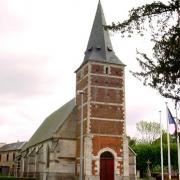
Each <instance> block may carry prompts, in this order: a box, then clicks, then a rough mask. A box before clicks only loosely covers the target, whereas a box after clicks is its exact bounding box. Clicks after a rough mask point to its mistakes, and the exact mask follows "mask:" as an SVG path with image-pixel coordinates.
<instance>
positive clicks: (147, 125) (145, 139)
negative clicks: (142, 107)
mask: <svg viewBox="0 0 180 180" xmlns="http://www.w3.org/2000/svg"><path fill="white" fill-rule="evenodd" d="M136 128H137V131H138V132H139V136H140V138H138V141H139V142H140V143H150V144H152V143H153V142H154V141H155V140H156V139H157V138H158V137H159V136H160V130H159V129H160V124H159V123H157V122H147V121H143V120H142V121H140V122H138V123H136Z"/></svg>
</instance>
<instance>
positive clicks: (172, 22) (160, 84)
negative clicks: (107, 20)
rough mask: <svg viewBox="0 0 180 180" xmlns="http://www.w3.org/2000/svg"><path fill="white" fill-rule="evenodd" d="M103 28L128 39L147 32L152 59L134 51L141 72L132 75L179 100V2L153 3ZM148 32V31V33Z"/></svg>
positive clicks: (167, 95) (161, 92) (131, 11)
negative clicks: (151, 45) (133, 35)
mask: <svg viewBox="0 0 180 180" xmlns="http://www.w3.org/2000/svg"><path fill="white" fill-rule="evenodd" d="M105 29H109V30H112V31H120V32H121V33H122V35H123V36H124V35H125V34H128V36H131V35H132V34H133V33H134V32H137V33H139V34H140V35H141V36H143V35H144V34H145V32H147V30H148V29H149V30H150V31H151V35H152V41H153V42H154V47H153V49H152V53H153V57H152V58H149V57H148V55H147V54H145V53H141V52H137V55H138V56H137V61H138V63H139V64H140V67H141V71H140V72H132V71H131V73H132V74H133V75H134V76H135V77H137V78H138V79H140V80H141V81H143V84H144V85H146V86H150V87H152V88H154V89H156V90H157V91H159V93H160V94H161V95H162V96H164V97H166V98H171V99H173V100H175V102H176V103H177V102H178V101H179V100H180V1H179V0H170V1H169V2H168V3H163V2H160V1H158V2H153V3H151V4H145V5H143V6H141V7H137V8H133V9H132V10H130V11H129V18H128V19H127V20H125V21H123V22H122V23H117V24H115V23H112V25H111V26H106V27H105ZM148 32H149V31H148Z"/></svg>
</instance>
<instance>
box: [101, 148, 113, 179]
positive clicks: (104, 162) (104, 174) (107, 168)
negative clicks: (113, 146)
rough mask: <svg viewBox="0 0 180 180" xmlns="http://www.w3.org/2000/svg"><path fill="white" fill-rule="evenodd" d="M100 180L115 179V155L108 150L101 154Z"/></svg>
mask: <svg viewBox="0 0 180 180" xmlns="http://www.w3.org/2000/svg"><path fill="white" fill-rule="evenodd" d="M100 180H114V156H113V155H112V154H111V153H110V152H108V151H105V152H103V153H102V154H101V156H100Z"/></svg>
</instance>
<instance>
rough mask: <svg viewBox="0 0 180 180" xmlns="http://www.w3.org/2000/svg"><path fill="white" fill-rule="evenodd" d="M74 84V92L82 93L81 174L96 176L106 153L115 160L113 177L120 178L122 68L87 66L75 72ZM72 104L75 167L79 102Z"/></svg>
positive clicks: (109, 65) (122, 114)
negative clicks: (74, 111) (75, 117)
mask: <svg viewBox="0 0 180 180" xmlns="http://www.w3.org/2000/svg"><path fill="white" fill-rule="evenodd" d="M76 81H77V86H76V90H77V91H78V90H83V91H84V101H83V110H84V113H83V119H84V121H83V122H84V125H83V127H84V173H85V175H89V176H90V175H92V176H98V175H99V158H100V154H101V153H102V152H103V151H105V150H108V151H111V153H112V154H113V155H114V156H115V157H114V158H115V174H117V175H120V176H122V175H123V137H124V133H125V132H124V129H125V126H124V119H125V117H124V114H125V112H124V111H125V110H124V67H123V66H120V65H112V64H103V63H97V62H89V63H87V64H86V65H85V66H84V67H82V68H81V69H80V70H79V71H78V72H77V76H76ZM76 104H77V111H78V126H77V127H78V128H77V164H78V162H79V148H80V143H79V137H80V119H81V98H80V95H78V94H77V95H76Z"/></svg>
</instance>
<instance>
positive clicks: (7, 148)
mask: <svg viewBox="0 0 180 180" xmlns="http://www.w3.org/2000/svg"><path fill="white" fill-rule="evenodd" d="M25 143H26V142H16V143H11V144H5V145H4V146H2V147H1V148H0V152H5V151H16V150H21V149H22V147H23V145H24V144H25Z"/></svg>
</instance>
